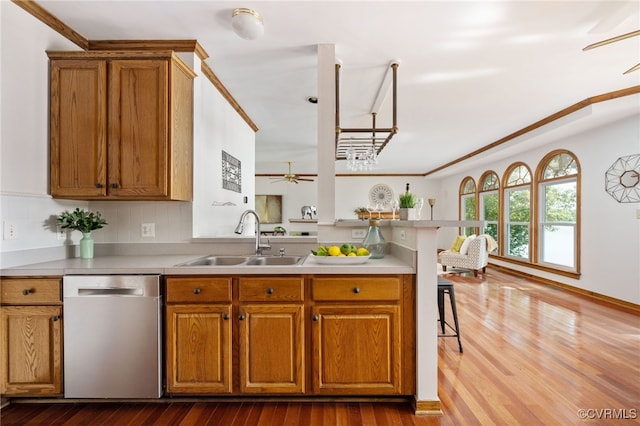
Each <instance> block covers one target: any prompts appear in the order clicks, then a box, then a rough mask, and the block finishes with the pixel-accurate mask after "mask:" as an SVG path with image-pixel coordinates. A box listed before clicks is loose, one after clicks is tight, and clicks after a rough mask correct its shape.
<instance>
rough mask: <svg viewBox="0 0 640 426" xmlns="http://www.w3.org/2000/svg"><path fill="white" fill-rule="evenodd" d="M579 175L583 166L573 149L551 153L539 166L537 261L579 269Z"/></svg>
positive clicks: (537, 177)
mask: <svg viewBox="0 0 640 426" xmlns="http://www.w3.org/2000/svg"><path fill="white" fill-rule="evenodd" d="M579 177H580V166H579V164H578V161H577V160H576V157H575V156H574V155H573V154H572V153H571V152H569V151H564V150H561V151H554V152H551V153H549V154H547V156H546V157H544V158H543V159H542V161H541V162H540V164H539V166H538V170H537V172H536V182H537V185H538V197H537V198H538V206H539V208H538V211H537V213H538V215H537V223H538V235H537V243H538V247H537V250H536V254H537V260H536V262H537V263H541V264H548V265H550V266H560V267H563V268H568V269H569V270H571V271H578V269H579V268H578V259H579V257H578V250H577V247H578V233H579V226H578V225H579V224H578V217H579V215H578V210H579V191H578V188H579Z"/></svg>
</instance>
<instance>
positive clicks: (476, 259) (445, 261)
mask: <svg viewBox="0 0 640 426" xmlns="http://www.w3.org/2000/svg"><path fill="white" fill-rule="evenodd" d="M467 239H469V237H467ZM463 246H464V245H463ZM463 248H464V249H466V250H464V249H463V250H461V252H452V251H451V250H445V251H442V252H440V254H439V261H440V264H441V265H442V270H443V271H446V270H447V266H450V267H452V268H460V269H470V270H472V271H473V276H474V277H477V276H478V271H479V270H482V273H485V271H486V267H487V264H488V263H489V253H488V251H487V239H486V238H485V236H484V235H479V236H477V237H474V238H473V239H471V240H470V241H469V242H468V247H463ZM465 251H466V253H463V252H465Z"/></svg>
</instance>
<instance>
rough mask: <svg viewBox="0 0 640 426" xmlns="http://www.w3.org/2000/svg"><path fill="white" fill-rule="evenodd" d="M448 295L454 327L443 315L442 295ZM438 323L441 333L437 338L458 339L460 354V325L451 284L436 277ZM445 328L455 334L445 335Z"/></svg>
mask: <svg viewBox="0 0 640 426" xmlns="http://www.w3.org/2000/svg"><path fill="white" fill-rule="evenodd" d="M445 294H448V295H449V303H450V304H451V312H452V314H453V323H454V325H455V327H452V326H451V324H449V323H448V322H447V321H446V319H445V315H444V295H445ZM438 315H439V318H438V321H440V328H441V329H442V333H441V334H438V337H457V338H458V347H459V348H460V353H462V342H461V341H460V325H459V324H458V310H457V309H456V293H455V291H454V290H453V283H452V282H451V281H448V280H446V279H444V278H442V277H440V276H438ZM445 327H449V329H451V330H452V331H454V332H455V333H453V334H445Z"/></svg>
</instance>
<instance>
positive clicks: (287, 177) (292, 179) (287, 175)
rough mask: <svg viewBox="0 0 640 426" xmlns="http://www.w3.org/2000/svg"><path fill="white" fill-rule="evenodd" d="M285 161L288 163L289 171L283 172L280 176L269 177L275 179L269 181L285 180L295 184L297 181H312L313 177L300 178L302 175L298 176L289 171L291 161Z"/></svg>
mask: <svg viewBox="0 0 640 426" xmlns="http://www.w3.org/2000/svg"><path fill="white" fill-rule="evenodd" d="M287 163H288V164H289V173H285V174H284V175H283V176H282V177H280V178H271V179H275V180H274V181H273V182H271V183H276V182H287V183H295V184H297V183H298V182H313V179H308V178H302V177H300V176H298V175H295V174H293V173H291V161H287Z"/></svg>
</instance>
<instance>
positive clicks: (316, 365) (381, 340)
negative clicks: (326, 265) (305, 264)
mask: <svg viewBox="0 0 640 426" xmlns="http://www.w3.org/2000/svg"><path fill="white" fill-rule="evenodd" d="M311 285H312V287H311V289H312V290H311V292H312V298H313V301H314V306H313V309H312V329H313V331H312V334H313V338H312V348H313V373H312V376H313V392H314V393H316V394H331V395H339V394H341V395H344V394H358V395H371V394H375V395H394V394H401V393H402V391H403V387H402V377H403V376H402V371H403V358H402V353H403V339H402V332H401V330H402V309H401V307H402V294H403V285H402V279H401V277H399V276H389V277H377V276H371V277H366V278H365V277H358V276H354V277H315V278H314V279H313V281H312V284H311Z"/></svg>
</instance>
